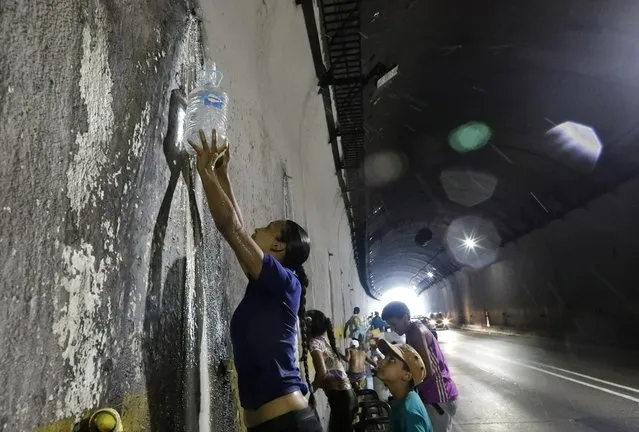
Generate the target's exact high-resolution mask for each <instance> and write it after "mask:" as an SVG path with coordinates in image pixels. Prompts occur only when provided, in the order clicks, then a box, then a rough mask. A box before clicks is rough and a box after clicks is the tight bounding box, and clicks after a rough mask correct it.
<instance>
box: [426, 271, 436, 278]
mask: <svg viewBox="0 0 639 432" xmlns="http://www.w3.org/2000/svg"><path fill="white" fill-rule="evenodd" d="M426 276H428V277H429V278H432V277H433V276H435V275H434V274H433V272H428V273H426Z"/></svg>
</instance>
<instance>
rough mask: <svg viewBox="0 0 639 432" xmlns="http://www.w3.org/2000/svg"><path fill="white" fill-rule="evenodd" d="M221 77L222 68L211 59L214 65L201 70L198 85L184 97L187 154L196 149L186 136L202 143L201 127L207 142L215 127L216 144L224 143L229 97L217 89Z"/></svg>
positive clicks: (195, 142)
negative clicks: (220, 69)
mask: <svg viewBox="0 0 639 432" xmlns="http://www.w3.org/2000/svg"><path fill="white" fill-rule="evenodd" d="M222 78H223V75H222V72H220V71H219V70H217V68H216V67H215V63H213V66H211V67H207V68H205V69H204V70H202V71H201V72H200V74H199V78H198V80H197V87H196V88H195V89H193V91H192V92H191V93H189V95H188V97H187V105H186V114H185V116H184V139H183V143H184V148H185V149H186V151H187V152H188V153H189V154H195V151H193V148H192V147H191V146H190V145H189V143H188V142H187V140H191V142H193V143H194V144H196V145H198V146H201V145H202V143H201V141H200V135H199V131H200V129H202V130H203V131H204V133H205V134H206V139H207V143H208V144H211V131H212V130H213V129H215V130H216V131H217V140H218V141H217V144H218V146H220V145H221V144H223V143H224V139H225V138H226V119H227V108H228V102H229V97H228V95H227V94H226V93H225V92H223V91H222V90H221V89H220V84H221V82H222Z"/></svg>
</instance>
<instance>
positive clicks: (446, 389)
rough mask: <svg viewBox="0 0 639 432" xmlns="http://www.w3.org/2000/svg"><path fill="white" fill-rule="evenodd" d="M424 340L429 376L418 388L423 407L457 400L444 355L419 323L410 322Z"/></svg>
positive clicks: (431, 335) (455, 388)
mask: <svg viewBox="0 0 639 432" xmlns="http://www.w3.org/2000/svg"><path fill="white" fill-rule="evenodd" d="M414 327H417V330H419V333H420V334H421V335H422V338H423V339H424V344H425V345H426V347H427V351H428V363H429V364H430V370H431V374H430V375H429V376H428V377H426V379H425V380H424V382H423V383H421V384H420V385H419V387H418V392H419V396H420V397H421V399H422V401H423V402H424V404H425V405H432V404H436V403H443V402H448V401H453V400H455V399H457V396H458V392H457V387H456V386H455V383H454V382H453V379H452V378H451V376H450V371H449V370H448V364H446V359H445V358H444V354H443V353H442V351H441V349H440V348H439V343H437V339H435V337H434V336H433V334H432V333H431V332H430V331H429V330H428V329H427V328H426V327H425V326H424V324H422V323H420V322H412V323H411V328H414ZM407 342H408V340H407Z"/></svg>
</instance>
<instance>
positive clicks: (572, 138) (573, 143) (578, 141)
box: [546, 121, 602, 172]
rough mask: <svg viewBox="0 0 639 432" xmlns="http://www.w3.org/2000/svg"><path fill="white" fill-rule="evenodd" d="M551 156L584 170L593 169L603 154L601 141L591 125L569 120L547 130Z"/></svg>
mask: <svg viewBox="0 0 639 432" xmlns="http://www.w3.org/2000/svg"><path fill="white" fill-rule="evenodd" d="M546 137H547V141H548V142H546V145H547V146H550V147H549V148H548V149H547V150H548V153H549V156H550V157H552V158H554V159H556V160H558V161H559V162H561V163H563V164H565V165H568V166H571V167H572V168H575V169H577V170H580V171H583V172H589V171H592V170H593V169H594V167H595V165H596V164H597V161H598V160H599V156H600V155H601V149H602V145H601V141H600V140H599V137H598V136H597V132H595V130H594V129H593V128H591V127H590V126H586V125H583V124H580V123H576V122H572V121H567V122H563V123H561V124H559V125H557V126H555V127H553V128H551V129H549V130H548V131H547V132H546Z"/></svg>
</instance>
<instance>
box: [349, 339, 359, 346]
mask: <svg viewBox="0 0 639 432" xmlns="http://www.w3.org/2000/svg"><path fill="white" fill-rule="evenodd" d="M351 346H352V347H354V348H359V341H358V340H357V339H351Z"/></svg>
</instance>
